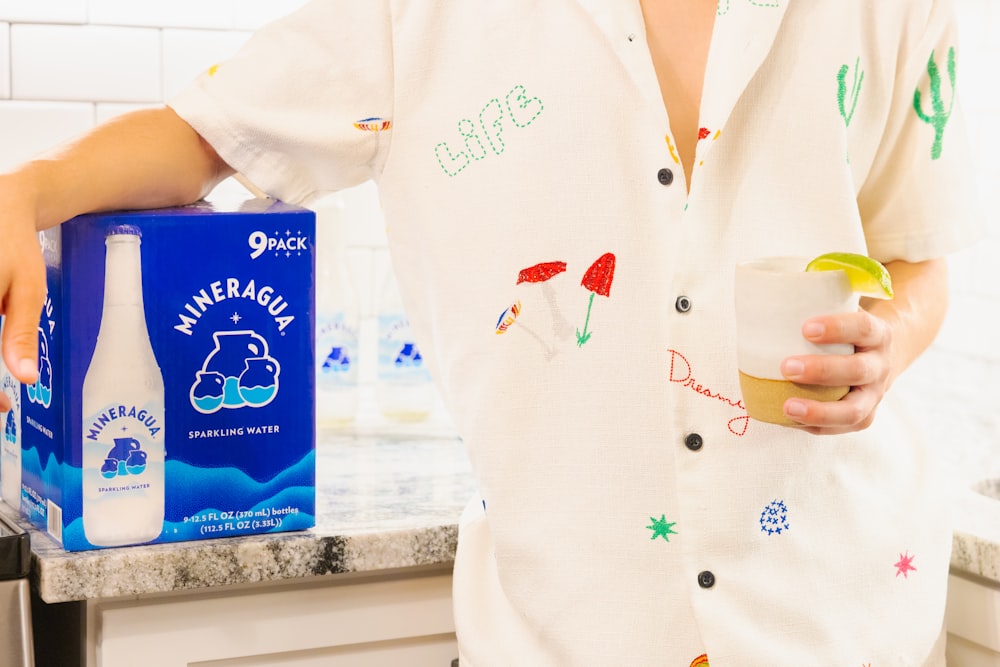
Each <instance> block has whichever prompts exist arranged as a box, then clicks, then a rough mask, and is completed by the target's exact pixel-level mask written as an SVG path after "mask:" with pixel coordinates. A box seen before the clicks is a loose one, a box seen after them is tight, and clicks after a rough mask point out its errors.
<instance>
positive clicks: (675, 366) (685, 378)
mask: <svg viewBox="0 0 1000 667" xmlns="http://www.w3.org/2000/svg"><path fill="white" fill-rule="evenodd" d="M668 352H670V381H671V382H676V383H677V384H679V385H681V387H684V388H687V389H690V390H691V391H693V392H694V393H696V394H698V395H700V396H704V397H705V398H711V399H714V400H716V401H719V402H721V403H725V404H726V405H728V406H730V407H733V408H738V409H740V410H746V407H744V405H743V400H742V399H735V400H734V399H732V398H729V397H728V396H725V395H723V394H721V393H719V392H717V391H712V390H711V389H710V388H708V387H707V386H705V385H703V384H701V383H700V382H698V380H697V379H695V377H694V374H693V371H692V370H691V364H690V362H688V360H687V358H686V357H685V356H684V355H683V354H681V353H680V352H678V351H677V350H668ZM749 423H750V417H749V416H747V415H741V416H739V417H733V418H732V419H730V420H729V423H728V424H727V426H728V427H729V431H730V432H731V433H732V434H733V435H738V436H743V435H745V434H746V432H747V426H748V425H749Z"/></svg>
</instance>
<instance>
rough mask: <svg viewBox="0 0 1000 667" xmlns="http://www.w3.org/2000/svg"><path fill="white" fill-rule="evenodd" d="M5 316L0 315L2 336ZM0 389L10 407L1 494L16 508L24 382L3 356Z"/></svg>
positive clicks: (0, 429) (1, 439)
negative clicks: (14, 373) (22, 387)
mask: <svg viewBox="0 0 1000 667" xmlns="http://www.w3.org/2000/svg"><path fill="white" fill-rule="evenodd" d="M2 335H3V320H2V319H0V337H2ZM0 391H2V392H3V393H5V394H7V398H8V400H10V404H11V409H10V411H8V412H0V498H3V500H4V502H6V503H7V504H8V505H10V506H11V507H13V508H14V509H16V510H20V505H21V383H20V382H18V381H17V378H15V377H14V376H13V375H11V373H10V371H9V370H8V368H7V365H6V364H5V363H4V361H3V357H0Z"/></svg>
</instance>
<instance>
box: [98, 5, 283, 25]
mask: <svg viewBox="0 0 1000 667" xmlns="http://www.w3.org/2000/svg"><path fill="white" fill-rule="evenodd" d="M271 4H275V5H281V4H283V3H280V2H272V3H271ZM88 6H89V10H90V11H89V15H88V21H89V22H90V23H93V24H97V25H134V26H147V27H151V28H215V29H220V30H226V29H229V28H232V27H233V1H232V0H170V1H169V2H164V1H163V0H146V1H145V2H136V1H135V0H90V1H89V3H88Z"/></svg>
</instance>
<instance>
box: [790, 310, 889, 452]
mask: <svg viewBox="0 0 1000 667" xmlns="http://www.w3.org/2000/svg"><path fill="white" fill-rule="evenodd" d="M802 335H803V336H805V337H806V339H807V340H809V341H811V342H813V343H818V344H827V343H848V344H851V345H854V348H855V352H854V354H849V355H805V356H795V357H789V358H787V359H785V360H784V361H783V362H782V364H781V372H782V374H784V376H785V378H786V379H788V380H791V381H793V382H798V383H800V384H818V385H826V386H832V387H844V386H847V387H850V388H851V390H850V391H849V392H848V394H847V395H846V396H844V397H843V398H842V399H840V400H839V401H831V402H820V401H810V400H805V399H798V398H790V399H788V400H787V401H785V405H784V412H785V415H786V416H787V417H788V418H790V419H792V420H794V421H796V422H798V423H799V424H802V428H803V429H805V430H806V431H809V432H810V433H815V434H834V433H848V432H851V431H860V430H862V429H865V428H867V427H868V426H870V425H871V423H872V421H873V420H874V419H875V412H876V409H877V408H878V405H879V403H880V402H881V400H882V397H883V396H884V395H885V392H886V391H887V390H888V388H889V385H890V382H891V380H890V379H891V378H892V377H894V375H893V369H892V359H893V330H892V327H891V326H890V325H889V323H888V322H886V321H885V320H882V319H879V318H878V317H876V316H874V315H872V314H871V313H869V312H867V311H865V310H859V311H857V312H855V313H848V314H843V315H830V316H824V317H814V318H811V319H809V320H807V321H806V322H805V323H804V324H803V325H802Z"/></svg>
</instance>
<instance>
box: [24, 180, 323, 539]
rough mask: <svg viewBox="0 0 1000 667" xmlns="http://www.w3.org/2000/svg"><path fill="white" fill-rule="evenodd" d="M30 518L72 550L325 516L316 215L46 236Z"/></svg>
mask: <svg viewBox="0 0 1000 667" xmlns="http://www.w3.org/2000/svg"><path fill="white" fill-rule="evenodd" d="M40 240H41V243H42V249H43V254H44V256H45V262H46V269H47V280H48V296H47V298H46V302H45V306H44V308H43V312H42V316H41V319H40V322H39V329H38V340H39V345H38V350H39V379H38V382H36V383H35V384H34V385H30V386H22V387H21V399H22V400H21V421H22V428H21V436H22V443H21V454H22V461H21V497H20V499H19V500H20V510H21V512H22V514H24V515H25V516H27V517H28V518H29V519H30V520H31V521H32V523H34V524H36V525H37V526H39V527H40V528H42V529H45V530H47V531H48V532H49V533H50V534H51V535H52V536H53V537H54V538H56V539H57V540H59V541H61V542H62V544H63V546H64V547H65V548H66V549H67V550H70V551H77V550H84V549H93V548H101V547H109V546H122V545H130V544H144V543H150V542H174V541H180V540H196V539H202V538H208V537H229V536H234V535H247V534H254V533H264V532H277V531H288V530H298V529H304V528H309V527H311V526H313V525H314V524H315V414H314V410H315V407H314V406H315V401H314V391H315V386H314V385H315V375H314V321H315V281H314V276H315V252H314V250H315V215H314V213H313V212H312V211H309V210H307V209H302V208H297V207H293V206H289V205H286V204H283V203H280V202H275V201H271V200H260V199H255V200H250V201H246V202H239V203H236V204H233V205H216V204H210V203H206V202H199V203H197V204H193V205H190V206H185V207H179V208H172V209H158V210H151V211H124V212H112V213H102V214H91V215H86V216H81V217H78V218H75V219H73V220H71V221H69V222H67V223H65V224H63V225H62V226H61V227H58V228H53V229H50V230H47V231H46V232H44V233H43V234H41V235H40Z"/></svg>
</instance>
